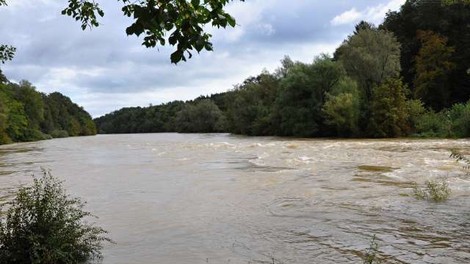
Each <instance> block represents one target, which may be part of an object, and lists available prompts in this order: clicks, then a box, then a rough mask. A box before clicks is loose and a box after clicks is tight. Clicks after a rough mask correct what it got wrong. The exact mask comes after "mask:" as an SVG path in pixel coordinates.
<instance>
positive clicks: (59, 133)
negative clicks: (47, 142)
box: [51, 130, 69, 138]
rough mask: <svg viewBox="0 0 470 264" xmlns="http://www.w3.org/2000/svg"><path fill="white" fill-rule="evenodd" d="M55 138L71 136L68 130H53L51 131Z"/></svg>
mask: <svg viewBox="0 0 470 264" xmlns="http://www.w3.org/2000/svg"><path fill="white" fill-rule="evenodd" d="M51 137H53V138H66V137H69V133H68V132H67V131H66V130H53V131H52V132H51Z"/></svg>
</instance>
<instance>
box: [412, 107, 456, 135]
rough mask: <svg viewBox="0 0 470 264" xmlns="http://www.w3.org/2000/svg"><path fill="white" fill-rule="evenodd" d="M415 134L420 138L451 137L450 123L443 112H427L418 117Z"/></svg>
mask: <svg viewBox="0 0 470 264" xmlns="http://www.w3.org/2000/svg"><path fill="white" fill-rule="evenodd" d="M416 134H417V135H418V136H420V137H451V136H452V122H451V120H450V119H449V117H448V116H447V114H446V113H445V112H439V113H435V112H433V111H428V112H427V113H425V114H423V115H421V116H419V117H418V119H417V121H416Z"/></svg>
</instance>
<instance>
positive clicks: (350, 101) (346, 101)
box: [322, 93, 360, 137]
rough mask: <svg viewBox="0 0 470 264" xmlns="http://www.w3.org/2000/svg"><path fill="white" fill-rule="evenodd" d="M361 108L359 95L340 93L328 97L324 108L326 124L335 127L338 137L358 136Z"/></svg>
mask: <svg viewBox="0 0 470 264" xmlns="http://www.w3.org/2000/svg"><path fill="white" fill-rule="evenodd" d="M359 106H360V105H359V98H358V95H357V94H353V93H340V94H339V95H336V96H331V95H330V96H328V97H327V101H326V102H325V104H324V105H323V108H322V112H323V113H324V115H325V124H327V125H330V126H332V127H334V128H335V130H336V133H337V135H338V136H342V137H347V136H355V135H358V132H359V127H358V121H359V115H360V113H359V112H360V109H359Z"/></svg>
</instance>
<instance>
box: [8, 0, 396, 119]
mask: <svg viewBox="0 0 470 264" xmlns="http://www.w3.org/2000/svg"><path fill="white" fill-rule="evenodd" d="M397 1H400V0H379V1H374V2H373V3H371V1H367V0H359V1H343V0H334V1H329V2H324V1H300V0H296V1H289V2H288V3H287V2H286V1H283V0H250V1H246V2H243V3H242V2H233V3H232V4H231V5H230V6H229V11H230V12H231V13H232V14H233V15H234V16H235V17H236V18H237V22H238V24H239V26H238V27H237V28H235V29H225V30H222V29H209V30H210V31H211V32H212V33H213V36H214V38H213V42H214V47H215V51H214V52H202V53H201V54H199V55H197V54H195V56H194V57H193V59H191V60H189V61H188V62H186V63H180V64H178V65H177V66H175V65H173V64H171V63H170V60H169V56H170V54H171V52H172V48H171V47H163V48H159V49H146V48H144V47H142V46H141V40H140V39H138V38H136V37H133V36H131V37H127V36H126V34H125V28H126V26H128V25H129V24H130V22H131V20H130V19H129V18H126V17H123V16H122V13H121V11H120V5H121V4H122V3H120V2H118V1H112V0H111V1H101V2H102V5H103V8H104V10H105V12H106V15H105V17H104V18H103V19H102V20H101V22H102V26H100V27H99V28H95V29H93V30H85V31H82V30H81V29H80V25H79V24H78V23H77V22H75V21H73V20H72V19H70V18H68V17H64V16H62V15H60V10H61V9H62V8H63V7H64V6H62V5H63V4H64V2H61V1H54V0H22V1H15V2H14V3H13V2H12V3H11V5H10V6H8V7H3V8H1V9H0V25H1V26H0V43H6V44H12V45H15V46H16V47H17V55H16V57H15V59H14V60H13V61H12V62H9V63H7V64H5V65H2V70H3V71H4V73H5V74H6V75H7V77H9V78H10V79H12V80H14V81H19V80H21V79H27V80H29V81H31V82H32V83H33V84H34V85H35V86H36V87H37V89H38V90H39V91H43V92H46V93H48V92H52V91H56V90H57V91H60V92H62V93H64V94H65V95H67V96H69V97H71V98H72V100H73V101H75V102H77V103H78V104H80V105H82V106H84V108H85V109H86V110H88V111H89V112H90V113H91V114H92V115H93V116H99V115H102V114H105V113H107V112H111V111H114V110H117V109H118V108H121V107H124V106H147V105H148V104H150V103H152V104H158V103H163V102H166V101H169V100H175V99H183V100H186V99H191V98H194V97H197V96H198V95H208V94H211V93H216V92H222V91H226V90H228V89H231V88H232V87H233V85H234V84H236V83H240V82H242V81H243V80H244V79H245V78H247V77H249V76H252V75H256V74H259V73H260V72H261V70H262V69H263V68H266V69H268V70H274V69H275V68H276V67H277V66H278V61H279V60H280V59H282V57H283V56H284V55H290V56H291V57H292V58H293V59H295V60H301V61H308V62H310V61H312V59H313V57H314V56H315V55H316V54H319V53H322V52H332V51H334V49H335V47H336V46H337V45H339V43H341V41H342V40H343V39H344V38H345V37H346V36H347V35H348V34H350V33H351V32H352V29H353V27H354V24H353V23H350V24H347V23H346V24H341V23H337V24H336V25H333V24H332V22H331V21H332V20H333V19H334V18H335V17H336V16H339V15H341V14H342V13H344V12H347V11H348V10H351V9H353V8H354V9H355V10H357V11H358V12H360V13H361V18H365V19H367V17H368V16H370V17H372V19H377V15H376V16H375V17H373V16H374V10H378V9H374V8H373V7H375V6H380V5H382V6H385V4H387V3H389V2H397Z"/></svg>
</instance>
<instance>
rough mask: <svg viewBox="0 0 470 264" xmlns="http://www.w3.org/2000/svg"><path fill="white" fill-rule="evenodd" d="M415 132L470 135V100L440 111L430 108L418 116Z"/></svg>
mask: <svg viewBox="0 0 470 264" xmlns="http://www.w3.org/2000/svg"><path fill="white" fill-rule="evenodd" d="M415 125H416V129H415V132H416V134H417V135H418V136H423V137H442V138H445V137H452V138H455V137H458V138H462V137H469V136H470V102H467V103H466V104H460V103H459V104H454V105H453V106H452V107H451V108H450V109H444V110H442V111H440V112H438V113H436V112H434V111H432V110H430V111H426V112H425V113H423V114H422V115H420V116H418V117H417V118H416V124H415Z"/></svg>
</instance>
